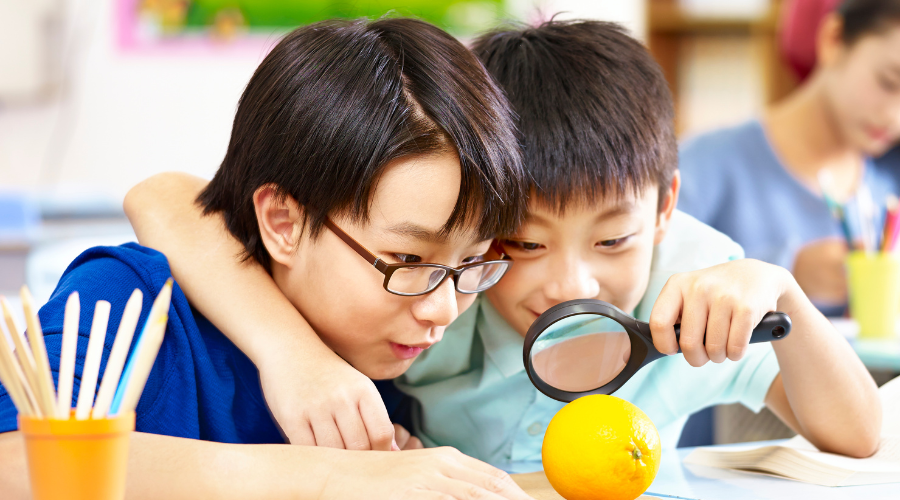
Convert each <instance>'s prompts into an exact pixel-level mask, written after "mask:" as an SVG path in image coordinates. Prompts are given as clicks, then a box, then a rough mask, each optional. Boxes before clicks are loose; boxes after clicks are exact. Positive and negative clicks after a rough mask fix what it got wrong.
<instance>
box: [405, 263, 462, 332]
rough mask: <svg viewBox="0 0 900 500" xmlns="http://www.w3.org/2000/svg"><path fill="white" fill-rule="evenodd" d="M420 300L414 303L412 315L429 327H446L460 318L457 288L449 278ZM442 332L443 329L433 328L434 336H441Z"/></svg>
mask: <svg viewBox="0 0 900 500" xmlns="http://www.w3.org/2000/svg"><path fill="white" fill-rule="evenodd" d="M418 299H419V300H417V301H415V302H414V303H413V306H412V314H413V317H414V318H415V319H416V321H419V322H420V323H426V324H428V326H434V327H444V326H447V325H449V324H450V323H452V322H453V320H455V319H456V317H457V316H459V305H458V304H457V302H456V288H455V287H454V285H453V279H452V278H448V279H447V280H446V281H444V282H443V283H441V284H440V286H438V287H437V288H435V289H434V290H433V291H432V292H431V293H428V294H426V295H422V296H420V297H418ZM435 330H438V331H435ZM440 331H443V328H437V329H435V328H432V335H439V333H440ZM436 340H439V339H436Z"/></svg>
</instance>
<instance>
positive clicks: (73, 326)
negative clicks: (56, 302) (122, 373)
mask: <svg viewBox="0 0 900 500" xmlns="http://www.w3.org/2000/svg"><path fill="white" fill-rule="evenodd" d="M80 319H81V301H80V300H79V298H78V292H72V294H71V295H69V299H68V300H67V301H66V313H65V316H64V317H63V338H62V348H61V349H60V358H59V383H58V384H57V390H56V392H57V396H56V418H58V419H61V420H66V419H68V418H69V412H70V410H71V409H72V383H73V380H74V378H75V352H76V350H77V349H78V325H79V320H80Z"/></svg>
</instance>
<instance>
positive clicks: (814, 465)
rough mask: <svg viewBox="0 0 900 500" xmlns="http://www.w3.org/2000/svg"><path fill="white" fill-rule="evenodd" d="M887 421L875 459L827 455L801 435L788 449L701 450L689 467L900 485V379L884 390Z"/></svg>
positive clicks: (831, 481)
mask: <svg viewBox="0 0 900 500" xmlns="http://www.w3.org/2000/svg"><path fill="white" fill-rule="evenodd" d="M879 394H880V395H881V399H882V409H883V411H884V418H883V420H882V437H881V444H880V446H879V448H878V451H877V452H876V453H875V455H873V456H871V457H869V458H864V459H860V458H849V457H845V456H842V455H835V454H833V453H823V452H821V451H818V450H817V449H816V448H815V446H813V445H812V444H810V443H809V441H807V440H806V439H804V438H803V437H801V436H797V437H795V438H793V439H791V440H789V441H788V442H787V443H785V444H783V445H777V446H747V445H740V446H734V447H727V446H716V447H714V448H698V449H696V450H694V451H693V452H691V454H689V455H688V456H687V457H685V459H684V462H685V463H686V464H696V465H705V466H709V467H719V468H725V469H735V470H745V471H750V472H762V473H766V474H773V475H776V476H781V477H786V478H789V479H795V480H797V481H803V482H807V483H812V484H818V485H822V486H858V485H865V484H883V483H900V378H896V379H894V380H892V381H891V382H888V383H887V384H885V385H884V386H882V387H881V389H880V390H879Z"/></svg>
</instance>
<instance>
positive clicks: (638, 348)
mask: <svg viewBox="0 0 900 500" xmlns="http://www.w3.org/2000/svg"><path fill="white" fill-rule="evenodd" d="M581 314H590V315H594V316H604V317H606V318H609V319H611V320H613V321H615V322H617V323H619V324H620V325H621V326H622V328H624V329H625V333H627V334H628V338H629V340H630V341H631V357H629V358H628V363H626V364H625V368H623V369H622V372H621V373H619V374H618V375H617V376H616V377H615V378H614V379H612V380H611V381H610V382H609V383H607V384H606V385H604V386H602V387H598V388H596V389H592V390H590V391H580V392H571V391H564V390H561V389H557V388H556V387H553V386H551V385H550V384H548V383H546V382H544V381H543V380H541V377H540V376H538V374H537V372H535V370H534V366H533V365H532V364H531V348H532V347H533V346H534V343H535V342H536V341H537V339H538V337H540V335H541V333H543V332H544V330H546V329H547V328H549V327H550V326H551V325H553V324H554V323H556V322H557V321H560V320H562V319H565V318H568V317H571V316H578V315H581ZM680 327H681V325H675V338H676V340H677V339H678V335H679V333H680V330H681V328H680ZM790 331H791V318H790V317H789V316H788V315H787V314H784V313H781V312H769V313H766V315H765V316H763V319H762V321H760V323H759V324H758V325H756V328H754V329H753V333H752V334H751V336H750V343H751V344H753V343H758V342H771V341H774V340H780V339H783V338H785V337H786V336H787V335H788V334H789V333H790ZM704 343H706V340H705V338H704ZM678 352H681V349H679V351H678ZM522 355H523V357H524V362H525V370H526V372H527V373H528V378H530V379H531V383H532V384H534V386H535V387H537V388H538V390H540V391H541V392H543V393H544V394H546V395H547V396H549V397H551V398H553V399H556V400H559V401H563V402H571V401H574V400H576V399H578V398H580V397H582V396H588V395H590V394H612V393H614V392H616V391H617V390H619V388H620V387H622V386H623V385H624V384H625V382H627V381H628V379H630V378H631V377H633V376H634V374H635V373H637V371H638V370H640V369H641V368H642V367H644V366H646V365H647V364H649V363H651V362H653V361H656V360H657V359H659V358H662V357H664V355H663V354H662V353H660V352H659V351H657V350H656V348H655V347H654V346H653V336H652V335H651V333H650V325H649V324H647V323H645V322H643V321H639V320H637V319H635V318H632V317H631V316H629V315H628V314H625V313H624V312H622V310H621V309H619V308H618V307H616V306H614V305H612V304H609V303H606V302H602V301H599V300H595V299H579V300H570V301H568V302H563V303H562V304H558V305H556V306H553V307H551V308H550V309H548V310H547V311H546V312H545V313H544V314H541V315H540V316H539V317H538V319H537V320H535V322H534V324H532V325H531V328H529V329H528V333H527V334H526V335H525V346H524V349H523V351H522Z"/></svg>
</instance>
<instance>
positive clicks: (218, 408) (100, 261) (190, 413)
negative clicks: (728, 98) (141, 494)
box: [0, 243, 399, 443]
mask: <svg viewBox="0 0 900 500" xmlns="http://www.w3.org/2000/svg"><path fill="white" fill-rule="evenodd" d="M169 276H171V272H170V270H169V264H168V261H167V260H166V258H165V256H164V255H163V254H161V253H159V252H157V251H155V250H151V249H149V248H145V247H142V246H140V245H138V244H135V243H128V244H125V245H122V246H118V247H96V248H91V249H89V250H87V251H85V252H84V253H83V254H81V255H80V256H79V257H78V258H77V259H75V260H74V261H73V262H72V263H71V264H70V265H69V267H68V269H66V271H65V273H64V274H63V276H62V278H61V279H60V281H59V284H58V285H57V287H56V290H55V291H54V292H53V295H52V296H51V297H50V301H49V302H48V303H47V304H46V305H45V306H44V307H42V308H41V310H40V313H39V315H40V320H41V325H42V327H43V330H44V340H45V342H46V344H47V352H48V354H49V358H50V367H51V369H52V372H53V378H54V380H57V379H58V370H59V353H60V349H61V343H62V329H63V315H64V311H65V304H66V300H68V297H69V295H70V294H71V293H72V292H74V291H77V292H78V294H79V296H80V299H81V318H80V322H79V336H78V351H77V357H76V363H75V383H74V388H73V391H72V400H73V406H74V404H75V401H76V400H77V397H78V391H79V387H80V376H79V375H80V374H81V371H82V367H83V364H84V359H85V356H86V353H87V345H88V338H89V336H90V329H91V321H92V318H93V315H94V304H95V303H96V302H97V301H98V300H106V301H108V302H110V304H111V305H112V311H111V312H110V317H109V326H108V328H107V334H106V340H105V343H104V346H103V358H102V361H101V363H100V375H101V376H100V380H98V383H97V388H98V389H99V385H100V382H101V381H102V375H103V372H104V370H105V368H106V361H107V359H108V358H109V354H110V350H111V349H112V345H113V342H114V341H115V335H116V331H117V330H118V328H119V322H120V321H121V319H122V313H123V311H124V309H125V303H126V302H127V301H128V298H129V297H130V296H131V293H132V292H133V291H134V289H135V288H137V289H139V290H140V291H141V292H142V293H143V294H144V300H143V307H142V310H141V317H140V321H139V322H138V332H139V331H140V329H141V327H142V326H143V324H144V322H145V321H146V319H147V314H148V313H149V311H150V306H151V304H152V303H153V300H154V299H155V298H156V295H157V294H158V293H159V291H160V289H162V286H163V284H164V283H165V281H166V279H168V278H169ZM234 307H240V304H234ZM135 338H137V333H136V334H135ZM134 344H136V342H132V348H133V347H134ZM377 385H378V387H379V390H383V391H387V392H383V393H382V397H383V398H384V399H385V401H386V402H389V403H390V404H389V406H390V407H389V408H388V409H389V411H390V410H392V409H394V407H396V406H397V404H398V403H399V401H397V400H396V399H397V398H396V394H398V393H397V392H396V389H395V388H394V387H393V384H392V383H378V384H377ZM136 413H137V421H136V423H135V429H136V430H137V431H139V432H147V433H152V434H163V435H168V436H176V437H184V438H191V439H202V440H207V441H216V442H222V443H283V442H284V438H283V437H282V435H281V433H280V431H279V429H278V426H277V424H276V423H275V421H274V419H273V418H272V416H271V414H270V413H269V410H268V407H267V406H266V404H265V400H264V398H263V395H262V390H261V387H260V383H259V373H258V371H257V369H256V366H255V365H254V364H253V363H252V362H251V361H250V359H249V358H247V356H246V355H244V353H243V352H241V351H240V350H239V349H238V348H237V347H236V346H235V345H234V344H233V343H232V342H231V341H229V340H228V338H226V337H225V336H224V335H223V334H222V333H221V332H220V331H219V330H218V329H217V328H216V327H214V326H213V325H212V324H211V323H210V322H209V321H208V320H207V319H206V318H204V317H203V316H202V315H200V313H198V312H197V311H196V310H195V309H193V308H192V307H191V305H190V304H189V303H188V301H187V298H186V297H185V296H184V293H182V291H181V288H179V287H178V285H177V284H176V285H175V287H174V288H173V291H172V304H171V306H170V308H169V322H168V326H167V327H166V334H165V339H164V341H163V343H162V346H161V348H160V351H159V355H158V356H157V358H156V362H155V363H154V365H153V369H152V371H151V372H150V377H149V379H148V380H147V386H146V387H145V388H144V392H143V393H142V394H141V399H140V402H139V403H138V406H137V412H136ZM16 428H17V423H16V410H15V407H14V406H13V404H12V401H11V400H10V398H9V395H8V394H7V393H6V390H5V388H3V387H2V386H0V433H2V432H9V431H13V430H16Z"/></svg>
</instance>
